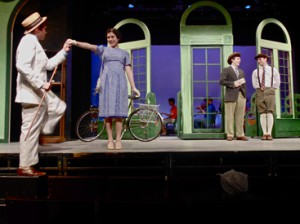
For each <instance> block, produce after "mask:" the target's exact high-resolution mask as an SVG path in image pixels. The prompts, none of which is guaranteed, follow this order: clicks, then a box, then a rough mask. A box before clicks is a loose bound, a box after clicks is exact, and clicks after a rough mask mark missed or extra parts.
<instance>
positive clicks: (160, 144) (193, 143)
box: [0, 136, 300, 154]
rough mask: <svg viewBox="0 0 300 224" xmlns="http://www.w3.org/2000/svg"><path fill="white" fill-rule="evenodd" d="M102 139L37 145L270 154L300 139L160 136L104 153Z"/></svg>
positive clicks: (57, 149)
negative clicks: (192, 138)
mask: <svg viewBox="0 0 300 224" xmlns="http://www.w3.org/2000/svg"><path fill="white" fill-rule="evenodd" d="M106 143H107V141H106V140H101V139H99V140H98V139H97V140H95V141H92V142H82V141H80V140H71V141H66V142H62V143H48V144H46V145H41V146H40V148H39V149H40V153H41V154H42V153H72V154H78V153H79V154H80V153H107V152H114V153H145V152H147V153H148V152H154V153H156V152H260V151H263V152H272V151H286V152H288V151H300V138H279V139H274V140H273V141H262V140H261V139H259V138H249V141H237V140H234V141H226V140H215V139H213V140H182V139H179V138H178V137H176V136H162V137H159V138H157V139H155V140H153V141H151V142H140V141H137V140H123V142H122V143H123V148H122V149H121V150H108V149H107V148H106ZM6 153H9V154H12V153H13V154H14V153H19V143H18V142H12V143H0V154H6Z"/></svg>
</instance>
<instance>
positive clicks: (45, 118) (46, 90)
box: [15, 12, 70, 176]
mask: <svg viewBox="0 0 300 224" xmlns="http://www.w3.org/2000/svg"><path fill="white" fill-rule="evenodd" d="M22 26H23V27H24V28H25V32H24V34H25V35H24V36H23V37H22V39H21V41H20V43H19V45H18V48H17V52H16V67H17V71H18V77H17V95H16V98H15V102H16V103H21V106H22V126H21V135H20V156H19V168H18V170H17V174H18V175H19V176H43V175H46V173H45V172H41V171H39V170H37V169H36V168H35V167H34V166H35V165H37V164H38V162H39V156H38V146H39V136H40V134H41V133H43V134H51V133H53V131H54V128H55V126H56V124H57V123H58V122H59V120H60V118H61V117H62V115H63V114H64V112H65V110H66V103H65V102H64V101H62V100H61V99H60V98H59V97H57V96H56V95H55V94H54V93H53V92H52V91H51V90H50V89H51V83H50V82H49V81H48V80H47V70H53V69H55V67H56V66H58V65H59V64H61V63H62V62H63V61H64V60H65V59H66V57H67V54H68V52H69V50H70V45H69V44H68V43H67V42H65V44H64V46H63V48H62V49H61V50H60V51H59V52H58V53H57V54H56V55H55V56H53V57H52V58H48V57H47V55H46V53H45V51H44V49H43V47H42V46H41V44H40V42H39V41H42V40H44V39H45V37H46V34H47V31H46V26H47V17H41V16H40V14H39V13H38V12H35V13H33V14H31V15H30V16H28V17H27V18H26V19H25V20H23V22H22ZM44 95H45V96H44ZM43 97H45V98H43Z"/></svg>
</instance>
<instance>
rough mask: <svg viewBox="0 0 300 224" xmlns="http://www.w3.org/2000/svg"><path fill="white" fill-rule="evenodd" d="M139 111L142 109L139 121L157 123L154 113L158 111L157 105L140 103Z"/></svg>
mask: <svg viewBox="0 0 300 224" xmlns="http://www.w3.org/2000/svg"><path fill="white" fill-rule="evenodd" d="M139 109H144V110H141V111H140V113H139V116H140V121H142V122H150V123H156V122H157V116H158V114H157V113H155V112H154V111H158V109H159V105H154V104H143V103H140V104H139Z"/></svg>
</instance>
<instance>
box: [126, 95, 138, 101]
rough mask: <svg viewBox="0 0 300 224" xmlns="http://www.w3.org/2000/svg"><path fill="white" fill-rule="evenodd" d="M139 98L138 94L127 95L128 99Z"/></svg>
mask: <svg viewBox="0 0 300 224" xmlns="http://www.w3.org/2000/svg"><path fill="white" fill-rule="evenodd" d="M139 98H140V96H134V95H128V99H131V100H137V99H139Z"/></svg>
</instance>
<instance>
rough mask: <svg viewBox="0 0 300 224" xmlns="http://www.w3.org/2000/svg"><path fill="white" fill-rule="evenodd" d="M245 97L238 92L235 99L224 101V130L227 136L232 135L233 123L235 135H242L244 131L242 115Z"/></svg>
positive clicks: (243, 113)
mask: <svg viewBox="0 0 300 224" xmlns="http://www.w3.org/2000/svg"><path fill="white" fill-rule="evenodd" d="M245 107H246V98H245V97H244V96H243V94H242V93H241V92H240V93H239V97H238V99H237V101H235V102H225V132H226V134H227V137H234V124H235V131H236V132H235V133H236V134H235V135H236V137H242V136H244V135H245V133H244V115H245Z"/></svg>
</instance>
